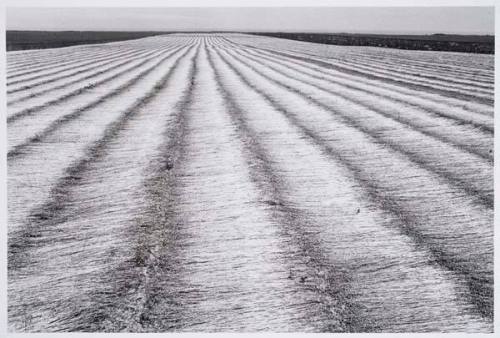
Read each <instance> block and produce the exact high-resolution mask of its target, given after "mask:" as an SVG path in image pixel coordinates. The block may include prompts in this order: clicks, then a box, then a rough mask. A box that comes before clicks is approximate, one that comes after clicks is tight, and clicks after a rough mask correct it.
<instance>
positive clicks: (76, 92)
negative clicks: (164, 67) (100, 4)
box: [7, 47, 183, 124]
mask: <svg viewBox="0 0 500 338" xmlns="http://www.w3.org/2000/svg"><path fill="white" fill-rule="evenodd" d="M182 48H183V47H178V50H179V49H182ZM168 51H170V48H169V49H166V50H165V51H163V52H162V53H161V54H165V53H167V52H168ZM171 54H173V53H170V54H168V55H166V56H164V57H163V58H161V59H160V61H159V62H158V63H161V62H162V61H164V60H166V59H168V57H169V56H170V55H171ZM150 61H151V59H145V60H143V61H142V62H140V63H139V64H137V65H134V66H133V67H132V68H138V67H141V66H143V65H145V64H146V63H148V62H150ZM155 66H156V65H153V66H151V67H149V68H148V69H146V70H145V71H143V72H142V73H141V75H142V74H147V71H148V70H151V69H154V67H155ZM128 72H130V68H127V69H124V70H122V71H120V72H118V73H116V74H113V75H112V76H110V77H108V78H105V79H102V80H100V81H98V82H96V83H92V84H89V85H87V86H85V87H82V88H79V89H76V90H74V91H72V92H70V93H67V94H65V95H63V96H61V97H58V98H56V99H53V100H51V101H49V102H46V103H44V104H43V105H39V106H35V107H30V108H26V109H23V110H21V111H19V112H16V113H14V114H13V115H10V116H8V117H7V124H10V123H13V122H16V121H17V120H20V119H22V118H25V117H27V116H30V115H33V114H34V113H36V112H38V111H40V110H42V109H44V108H46V107H49V106H52V105H56V104H60V103H62V102H64V101H67V100H68V99H70V98H72V97H74V96H77V95H79V94H81V93H84V92H85V91H86V90H89V89H94V88H96V87H98V86H100V85H102V84H105V83H108V82H110V81H112V80H114V79H116V78H118V77H120V76H122V75H124V74H127V73H128ZM109 95H111V94H109Z"/></svg>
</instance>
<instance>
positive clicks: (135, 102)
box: [8, 46, 193, 266]
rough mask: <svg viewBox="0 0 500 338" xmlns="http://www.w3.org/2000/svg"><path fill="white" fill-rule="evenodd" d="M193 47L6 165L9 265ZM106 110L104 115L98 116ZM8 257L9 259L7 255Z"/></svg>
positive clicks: (52, 216)
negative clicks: (7, 173) (94, 160)
mask: <svg viewBox="0 0 500 338" xmlns="http://www.w3.org/2000/svg"><path fill="white" fill-rule="evenodd" d="M192 48H193V47H192V46H191V47H188V46H186V47H184V48H183V50H181V51H179V52H177V53H176V55H175V56H171V57H169V58H167V59H165V60H164V61H163V62H161V63H159V64H157V65H156V66H155V68H154V69H155V71H154V72H150V73H148V74H147V75H145V76H144V77H143V78H142V79H141V80H140V81H138V82H137V83H135V84H134V85H132V86H130V87H129V88H128V90H126V91H125V92H123V93H121V94H119V95H114V96H112V97H110V98H109V99H108V100H105V101H104V102H102V103H101V104H99V105H98V106H96V107H94V108H92V109H89V110H88V111H86V112H85V114H84V115H82V116H81V117H80V118H73V119H70V120H68V121H67V122H66V123H64V124H63V125H62V126H61V128H58V129H57V132H55V133H53V134H52V135H50V136H49V137H46V138H44V140H43V142H39V143H35V144H32V145H30V146H29V147H27V149H25V153H26V154H25V156H23V157H21V158H17V159H16V161H12V160H10V161H9V162H8V171H9V175H8V196H9V231H8V233H9V249H10V251H11V252H12V254H14V256H12V258H9V262H10V263H11V264H13V265H14V266H16V263H15V262H17V261H18V259H17V258H15V257H16V255H17V254H15V253H16V252H18V251H22V252H26V249H27V247H26V245H25V243H24V242H25V241H26V240H28V241H29V239H30V238H36V237H37V235H36V234H37V232H38V231H40V230H41V228H40V226H39V224H40V223H44V222H45V223H48V222H50V221H51V220H53V218H54V217H57V216H58V215H59V212H60V209H61V208H63V206H64V205H65V204H66V202H67V201H66V199H65V198H66V189H67V188H68V187H71V186H72V184H74V183H75V182H78V181H79V180H81V176H80V174H81V173H82V172H84V171H85V170H86V168H87V166H88V165H90V164H91V163H92V161H93V159H94V158H95V157H96V156H100V154H101V152H102V151H104V149H105V147H106V146H107V144H108V143H109V142H112V141H113V139H114V137H115V135H116V133H118V132H119V131H120V128H122V127H123V126H124V125H125V123H126V121H127V120H128V119H130V118H131V117H133V116H134V114H136V112H137V111H138V109H139V108H140V107H142V105H144V104H145V103H147V102H149V101H150V100H151V99H152V98H153V97H154V96H155V95H156V93H157V92H158V91H159V89H160V88H161V86H163V84H164V83H165V82H166V81H167V80H168V77H169V76H170V75H169V74H171V71H172V69H174V68H175V66H176V65H177V64H178V63H179V60H181V59H182V58H183V56H184V55H186V54H187V53H188V52H189V50H191V49H192ZM103 111H105V112H106V114H102V112H103ZM9 257H10V255H9Z"/></svg>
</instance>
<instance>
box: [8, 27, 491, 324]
mask: <svg viewBox="0 0 500 338" xmlns="http://www.w3.org/2000/svg"><path fill="white" fill-rule="evenodd" d="M493 67H494V56H492V55H481V54H468V53H450V52H430V51H405V50H396V49H387V48H376V47H354V46H333V45H320V44H313V43H308V42H300V41H292V40H283V39H277V38H271V37H262V36H254V35H244V34H169V35H164V36H154V37H147V38H142V39H137V40H130V41H120V42H112V43H106V44H95V45H82V46H73V47H67V48H59V49H44V50H30V51H15V52H8V53H7V75H6V76H7V116H6V120H7V134H8V135H7V138H8V146H7V148H8V149H7V151H8V154H7V165H8V177H7V180H8V222H9V224H8V325H9V329H10V330H11V331H14V332H56V331H85V332H91V331H105V332H119V331H120V332H121V331H127V332H165V331H191V332H192V331H199V332H213V331H238V332H242V331H243V332H255V331H278V332H291V331H293V332H430V331H438V332H492V331H493V246H494V245H493V230H494V229H493V196H494V194H493V162H494V159H493V135H494V121H493V120H494V118H493V116H494V111H493V102H494V101H493V100H494V95H493V92H494V69H493Z"/></svg>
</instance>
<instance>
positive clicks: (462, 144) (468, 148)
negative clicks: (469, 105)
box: [233, 49, 493, 162]
mask: <svg viewBox="0 0 500 338" xmlns="http://www.w3.org/2000/svg"><path fill="white" fill-rule="evenodd" d="M233 50H234V52H235V53H237V54H238V55H241V56H242V57H246V58H248V59H250V60H252V61H254V62H256V63H257V64H259V65H262V66H264V67H268V68H269V69H272V70H273V71H275V72H277V73H279V74H281V75H283V76H287V77H290V78H292V79H295V80H297V81H302V80H301V79H300V78H298V77H297V76H294V75H292V74H288V73H285V72H284V71H281V70H280V69H278V68H277V67H275V66H270V65H267V64H265V63H264V62H263V61H262V60H261V59H258V58H257V57H253V54H251V55H252V56H248V55H243V51H241V50H240V51H239V50H238V49H233ZM261 58H262V59H265V60H267V61H268V62H271V63H273V64H277V65H280V63H279V62H278V61H276V60H272V59H271V58H268V57H265V56H264V57H262V56H261ZM293 71H294V72H296V73H298V74H302V75H303V76H307V77H311V78H313V79H316V80H320V81H326V82H327V83H332V84H334V85H340V86H343V87H345V88H347V89H351V90H355V91H356V93H360V92H361V93H365V94H368V95H373V96H376V97H380V98H382V99H388V100H391V101H394V102H396V103H404V104H408V103H407V102H406V101H404V102H403V100H400V99H397V98H394V97H389V96H385V95H379V94H376V93H372V92H370V91H368V90H366V89H360V88H354V86H351V85H349V84H346V83H341V82H337V81H335V82H334V81H332V80H328V79H326V78H324V77H323V76H320V75H312V74H309V73H306V72H304V71H301V70H300V69H297V68H293ZM307 84H308V85H310V86H313V87H314V88H316V89H318V90H321V91H323V92H327V93H329V94H331V95H332V97H336V96H338V97H340V98H342V99H344V100H346V101H348V102H352V103H354V104H357V105H359V106H361V107H364V108H366V109H369V110H371V111H373V112H376V113H377V114H379V115H382V116H384V117H386V118H388V119H390V120H392V121H394V122H396V123H399V124H401V125H404V126H407V127H409V128H411V129H413V130H415V131H418V132H419V133H422V134H423V135H426V136H429V137H432V138H434V139H436V140H439V141H441V142H443V143H446V144H449V145H451V146H455V147H457V148H458V149H460V150H462V151H465V152H467V153H469V154H471V155H473V156H479V157H481V158H483V159H485V160H488V161H490V162H492V161H493V154H492V153H486V152H483V151H480V150H478V149H476V148H474V147H472V146H470V145H469V144H467V143H466V142H457V141H456V140H453V139H450V138H447V137H446V136H443V135H442V134H441V133H440V132H439V131H435V130H427V129H425V128H422V127H419V126H418V125H416V124H415V123H414V122H412V120H411V118H405V117H404V116H403V118H401V116H399V115H398V116H397V117H396V116H394V114H391V113H388V112H386V111H384V110H382V109H379V108H376V107H373V106H372V105H370V104H367V103H365V102H363V100H360V99H356V96H355V95H348V94H343V93H341V92H338V91H334V90H331V89H329V88H327V87H320V86H319V85H317V84H314V83H311V82H307ZM417 109H418V107H417ZM425 111H426V112H427V110H425ZM430 113H431V114H433V115H435V116H438V117H443V116H440V115H439V114H436V113H434V112H430ZM444 118H446V117H444ZM462 121H463V120H462ZM464 122H465V121H464Z"/></svg>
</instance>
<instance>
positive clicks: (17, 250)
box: [8, 46, 194, 271]
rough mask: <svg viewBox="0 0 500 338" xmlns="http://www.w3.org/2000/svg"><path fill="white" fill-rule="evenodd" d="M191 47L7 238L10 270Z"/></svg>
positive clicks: (60, 218) (23, 260)
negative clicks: (73, 188) (21, 227)
mask: <svg viewBox="0 0 500 338" xmlns="http://www.w3.org/2000/svg"><path fill="white" fill-rule="evenodd" d="M192 48H194V47H193V46H191V47H189V48H187V49H186V51H184V52H183V53H182V55H181V56H180V57H179V58H178V59H177V60H176V61H175V62H174V64H173V65H172V67H171V68H170V69H169V70H168V72H167V73H166V74H165V75H163V76H162V78H161V79H160V80H159V81H158V82H157V83H156V84H155V86H154V87H153V88H152V89H150V90H149V91H148V92H147V93H146V94H145V95H144V96H142V97H140V98H138V99H137V100H136V101H135V103H134V104H132V105H131V106H130V107H128V108H127V109H126V110H124V111H123V113H122V114H121V115H120V117H119V118H118V119H117V120H115V121H114V122H112V123H111V124H110V125H108V126H107V127H106V129H105V131H104V133H103V135H102V137H101V138H100V139H99V140H97V141H96V142H94V143H93V144H92V145H91V146H90V147H88V148H87V150H86V152H85V155H84V156H83V157H82V158H81V159H80V160H78V161H76V162H75V163H73V164H72V165H70V166H69V167H68V168H66V170H65V174H64V175H63V177H62V178H60V179H59V180H58V182H57V183H56V184H55V186H54V187H53V188H52V189H51V191H50V197H49V199H48V200H47V201H46V202H45V203H44V204H43V205H41V206H40V207H39V208H37V209H36V210H32V211H31V213H30V215H29V216H28V220H27V224H26V225H25V228H24V229H23V230H21V232H20V234H19V235H16V236H15V238H12V237H9V239H8V262H9V267H8V268H9V271H10V270H13V269H17V268H19V267H22V266H24V265H26V264H29V248H30V246H32V245H37V239H38V238H39V237H41V235H40V233H41V232H42V231H43V228H44V225H45V224H47V225H51V224H54V223H57V222H62V221H64V220H65V218H66V217H67V216H65V214H64V212H63V211H64V209H65V208H66V207H67V206H68V205H69V204H70V203H71V199H72V197H71V187H72V186H74V185H76V184H78V182H79V181H80V180H81V179H82V175H84V174H85V172H86V171H87V169H88V168H89V166H90V165H91V164H92V163H93V162H95V161H96V160H98V159H99V158H101V157H102V156H104V154H105V153H106V149H107V145H108V144H109V143H110V142H112V141H113V140H114V139H115V138H116V136H117V135H118V134H119V133H120V131H121V130H122V129H123V128H125V127H126V125H127V123H128V121H129V120H130V119H131V118H133V117H134V115H135V114H136V113H137V112H138V111H139V109H140V108H141V107H143V106H145V105H147V104H148V103H149V102H150V101H151V100H152V99H153V98H154V97H155V96H156V95H157V93H158V92H159V91H160V90H161V89H162V88H163V87H164V86H165V85H166V83H167V82H168V80H169V78H170V77H171V75H172V72H173V70H174V69H175V67H176V65H177V64H178V63H179V62H180V60H181V59H182V57H183V56H185V55H186V54H187V53H188V52H189V51H190V50H191V49H192ZM166 58H168V56H167V57H166ZM166 58H165V59H166ZM153 69H154V68H152V69H150V70H153Z"/></svg>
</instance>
